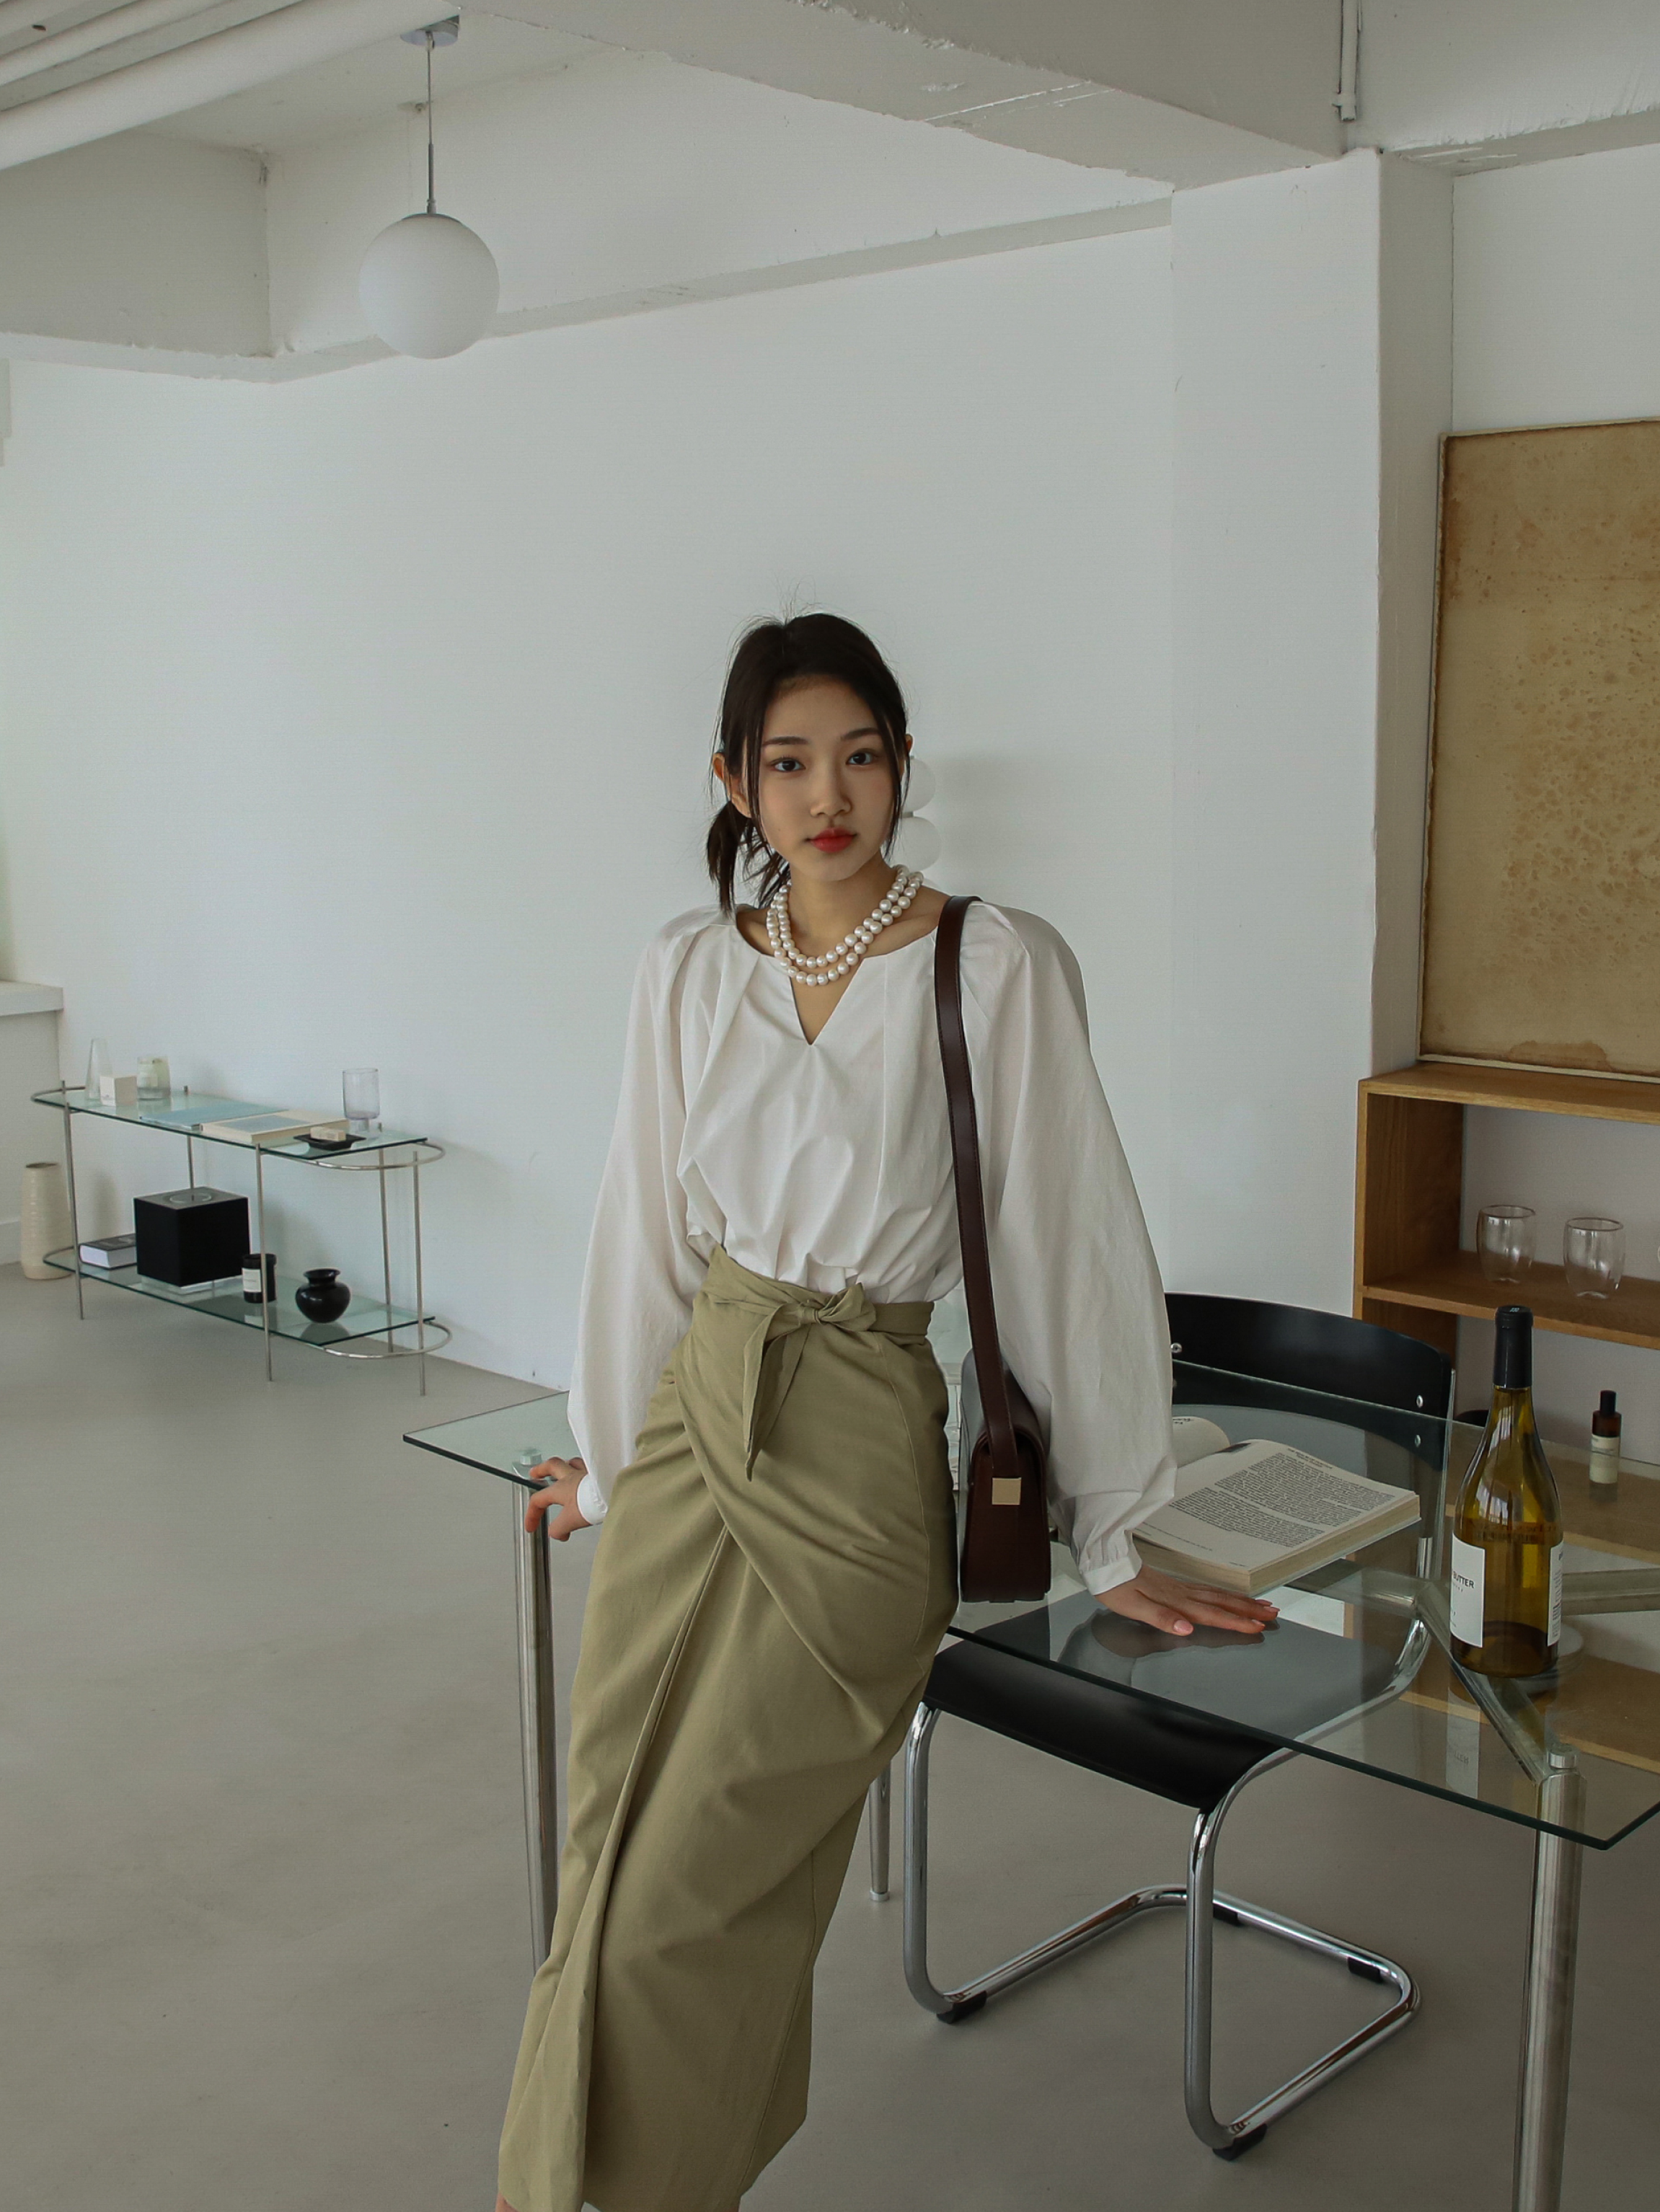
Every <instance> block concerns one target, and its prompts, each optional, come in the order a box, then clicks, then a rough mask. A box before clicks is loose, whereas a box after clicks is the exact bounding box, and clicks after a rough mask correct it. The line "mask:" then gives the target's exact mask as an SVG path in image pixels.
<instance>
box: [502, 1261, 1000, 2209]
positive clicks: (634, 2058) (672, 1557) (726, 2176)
mask: <svg viewBox="0 0 1660 2212" xmlns="http://www.w3.org/2000/svg"><path fill="white" fill-rule="evenodd" d="M928 1314H929V1308H928V1307H927V1305H926V1304H910V1305H891V1306H877V1305H873V1304H871V1302H870V1300H869V1298H868V1297H866V1294H865V1292H864V1291H863V1290H862V1289H861V1288H860V1287H859V1286H858V1285H854V1286H853V1287H852V1288H850V1289H848V1290H846V1291H842V1292H841V1293H840V1294H839V1295H836V1296H835V1297H830V1296H824V1295H821V1294H819V1293H817V1292H814V1291H806V1290H803V1289H801V1288H800V1287H799V1286H798V1285H795V1284H792V1283H780V1282H773V1281H771V1280H769V1279H768V1278H766V1277H764V1276H762V1275H757V1274H752V1273H751V1272H750V1271H749V1269H747V1268H745V1267H739V1265H738V1264H737V1262H736V1261H733V1260H732V1259H730V1258H728V1257H727V1254H726V1253H725V1252H724V1251H723V1250H720V1249H717V1250H716V1251H715V1253H714V1258H713V1260H712V1261H711V1263H710V1266H709V1270H708V1277H707V1279H706V1280H705V1282H704V1284H703V1286H702V1290H701V1291H699V1293H698V1296H697V1298H696V1304H695V1305H694V1307H693V1310H692V1319H691V1325H690V1328H689V1329H688V1331H687V1333H686V1334H685V1335H684V1337H683V1338H682V1339H681V1340H680V1343H679V1345H678V1347H677V1348H676V1351H675V1352H674V1356H673V1358H672V1359H671V1360H670V1362H669V1364H668V1366H667V1368H666V1370H665V1371H664V1374H663V1377H662V1380H661V1381H660V1383H659V1385H658V1388H657V1390H656V1393H655V1395H654V1397H653V1400H652V1403H651V1407H650V1411H649V1413H648V1417H647V1420H646V1425H645V1426H644V1428H643V1429H642V1431H641V1433H640V1437H639V1440H638V1443H637V1445H636V1455H635V1459H634V1461H633V1462H632V1463H631V1464H630V1465H629V1467H628V1468H625V1469H624V1470H623V1474H621V1475H620V1476H619V1477H618V1478H617V1483H616V1486H615V1488H614V1492H613V1495H612V1498H611V1510H610V1512H609V1514H608V1515H607V1516H606V1520H605V1528H604V1534H603V1539H602V1541H601V1542H600V1544H599V1550H598V1553H597V1555H596V1557H595V1560H594V1568H593V1582H592V1584H591V1587H590V1591H589V1595H588V1601H587V1612H586V1614H585V1616H584V1620H583V1626H582V1646H581V1659H580V1661H579V1662H578V1665H577V1668H576V1674H575V1682H574V1686H573V1690H572V1705H573V1716H572V1731H571V1747H570V1761H569V1784H568V1790H569V1832H568V1837H567V1841H566V1845H565V1850H564V1856H563V1858H562V1862H561V1866H560V1896H559V1909H558V1913H557V1917H556V1922H555V1926H554V1932H553V1941H552V1945H551V1948H550V1954H549V1956H548V1959H547V1961H546V1963H545V1965H544V1966H543V1967H542V1969H541V1971H540V1972H538V1975H537V1977H536V1979H535V1982H534V1983H533V1984H532V1989H531V1997H530V2008H529V2013H528V2016H527V2018H526V2022H525V2033H524V2040H523V2043H522V2045H521V2046H520V2054H519V2063H518V2066H517V2069H516V2070H515V2073H514V2083H513V2093H512V2096H511V2099H510V2101H509V2103H508V2116H507V2122H506V2125H505V2127H504V2129H503V2131H502V2161H501V2174H500V2187H501V2191H502V2195H503V2196H504V2197H506V2198H507V2200H508V2203H510V2204H511V2205H513V2206H514V2212H581V2208H582V2206H583V2205H584V2204H589V2205H592V2206H593V2207H594V2208H595V2212H729V2208H730V2207H731V2206H732V2205H733V2203H735V2202H736V2200H737V2199H738V2197H739V2195H740V2194H741V2193H742V2192H743V2191H745V2189H747V2188H748V2187H749V2185H750V2184H751V2182H752V2181H753V2180H754V2179H755V2177H756V2175H757V2174H758V2173H759V2172H760V2171H761V2169H762V2168H763V2166H765V2165H766V2164H767V2162H768V2160H769V2159H771V2158H772V2157H773V2156H774V2155H775V2153H776V2152H777V2151H778V2150H779V2149H780V2148H781V2146H782V2145H783V2144H784V2143H785V2142H787V2140H788V2139H789V2137H790V2136H792V2135H793V2134H794V2132H795V2130H796V2129H797V2128H798V2127H800V2124H801V2121H802V2118H803V2117H804V2115H805V2113H806V2096H807V2069H808V2057H809V2051H810V2045H811V2036H812V1970H813V1965H814V1961H815V1960H816V1959H817V1957H818V1949H819V1946H820V1944H821V1943H822V1942H823V1940H824V1931H825V1928H826V1926H827V1925H828V1923H829V1920H830V1913H831V1911H832V1910H833V1909H834V1907H835V1904H836V1897H837V1894H838V1893H839V1892H840V1890H841V1887H842V1877H843V1876H844V1875H845V1874H846V1872H847V1866H848V1857H849V1856H850V1854H851V1852H852V1849H853V1844H854V1836H855V1834H856V1832H857V1830H858V1826H859V1816H860V1805H861V1802H862V1800H863V1798H864V1795H865V1792H866V1789H867V1788H868V1787H869V1785H870V1784H871V1783H872V1781H873V1780H874V1778H876V1776H877V1775H879V1773H880V1772H881V1771H882V1770H883V1769H884V1768H885V1766H886V1765H887V1764H888V1762H889V1760H890V1759H891V1758H892V1757H893V1755H894V1753H895V1752H896V1751H897V1749H898V1747H899V1746H900V1744H901V1742H902V1741H903V1738H904V1735H905V1731H906V1729H907V1728H908V1726H909V1723H910V1719H911V1716H912V1714H913V1712H914V1711H915V1707H916V1703H917V1700H918V1699H919V1698H920V1696H921V1692H922V1688H923V1686H924V1684H925V1682H926V1681H927V1674H928V1668H929V1666H930V1664H931V1662H932V1661H933V1655H934V1652H935V1650H936V1649H937V1647H938V1645H939V1639H940V1637H941V1636H942V1635H943V1633H944V1632H945V1629H946V1624H947V1623H948V1622H949V1620H950V1619H951V1616H952V1609H953V1607H954V1606H955V1603H956V1593H957V1580H956V1559H955V1541H954V1523H953V1516H952V1493H951V1482H950V1475H949V1472H948V1468H947V1462H946V1443H945V1417H946V1386H945V1383H944V1380H943V1378H942V1376H941V1375H940V1373H939V1367H938V1365H937V1364H936V1363H935V1360H934V1358H933V1351H932V1349H931V1347H930V1346H929V1344H928V1341H927V1335H926V1334H925V1332H926V1329H927V1319H928Z"/></svg>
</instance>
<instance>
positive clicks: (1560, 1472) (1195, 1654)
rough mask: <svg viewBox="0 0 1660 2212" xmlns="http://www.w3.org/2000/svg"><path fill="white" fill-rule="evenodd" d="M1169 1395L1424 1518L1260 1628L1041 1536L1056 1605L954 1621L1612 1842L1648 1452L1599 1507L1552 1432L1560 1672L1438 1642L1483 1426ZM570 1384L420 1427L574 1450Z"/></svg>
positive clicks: (446, 1438) (1652, 1588)
mask: <svg viewBox="0 0 1660 2212" xmlns="http://www.w3.org/2000/svg"><path fill="white" fill-rule="evenodd" d="M1176 1377H1177V1387H1176V1403H1177V1407H1178V1408H1179V1409H1180V1410H1182V1411H1184V1412H1192V1413H1203V1414H1205V1415H1206V1416H1207V1418H1208V1419H1212V1420H1213V1421H1215V1422H1216V1423H1217V1424H1218V1425H1219V1427H1221V1428H1222V1429H1224V1430H1225V1431H1226V1432H1227V1434H1228V1436H1229V1437H1230V1438H1231V1440H1232V1441H1234V1442H1236V1443H1237V1442H1240V1441H1243V1439H1244V1438H1246V1437H1273V1438H1275V1439H1277V1440H1278V1441H1280V1442H1281V1443H1293V1444H1297V1445H1299V1446H1300V1447H1301V1448H1302V1449H1304V1450H1306V1451H1310V1452H1313V1453H1316V1454H1317V1455H1319V1456H1320V1457H1321V1458H1323V1459H1327V1460H1330V1461H1331V1462H1334V1463H1335V1464H1336V1465H1338V1466H1342V1467H1347V1468H1352V1469H1353V1471H1354V1472H1356V1473H1357V1474H1369V1475H1371V1476H1372V1477H1374V1478H1375V1479H1376V1480H1378V1481H1382V1482H1390V1483H1395V1484H1397V1485H1400V1486H1402V1487H1408V1488H1412V1489H1415V1490H1416V1491H1417V1492H1418V1493H1419V1496H1420V1498H1421V1499H1422V1501H1423V1509H1424V1510H1423V1514H1422V1517H1421V1520H1420V1525H1419V1526H1418V1528H1411V1529H1407V1530H1403V1531H1402V1532H1401V1533H1400V1534H1396V1535H1394V1536H1389V1537H1386V1538H1384V1539H1383V1541H1381V1542H1379V1543H1376V1544H1373V1545H1371V1546H1370V1547H1367V1548H1366V1549H1365V1550H1364V1551H1361V1552H1358V1553H1354V1554H1353V1555H1352V1556H1351V1557H1350V1558H1349V1559H1342V1560H1338V1561H1335V1562H1334V1563H1333V1564H1332V1565H1330V1566H1328V1567H1323V1568H1322V1569H1320V1570H1319V1571H1318V1572H1317V1573H1316V1574H1313V1575H1309V1576H1305V1577H1302V1578H1301V1579H1300V1580H1299V1581H1298V1582H1296V1583H1292V1584H1290V1585H1288V1586H1286V1588H1284V1589H1279V1590H1275V1591H1274V1592H1273V1593H1272V1595H1273V1598H1274V1602H1275V1603H1276V1604H1277V1605H1279V1607H1280V1620H1279V1623H1278V1625H1277V1626H1275V1627H1274V1628H1273V1629H1271V1630H1269V1631H1268V1632H1267V1633H1266V1634H1264V1635H1262V1636H1261V1637H1251V1636H1236V1635H1231V1634H1228V1633H1226V1632H1222V1631H1217V1630H1209V1629H1201V1630H1196V1631H1195V1632H1194V1634H1193V1635H1192V1636H1190V1637H1173V1636H1164V1635H1162V1634H1160V1633H1159V1632H1157V1631H1155V1630H1152V1629H1146V1628H1143V1627H1141V1626H1140V1625H1139V1624H1137V1623H1134V1622H1131V1621H1127V1620H1122V1619H1121V1618H1120V1617H1119V1616H1118V1615H1116V1614H1115V1613H1108V1612H1106V1611H1105V1610H1104V1608H1103V1607H1100V1606H1098V1604H1097V1603H1096V1602H1095V1601H1094V1600H1093V1599H1092V1598H1091V1596H1090V1595H1089V1594H1088V1593H1087V1591H1085V1590H1084V1589H1082V1587H1081V1585H1080V1584H1079V1581H1078V1578H1077V1576H1076V1574H1075V1572H1074V1571H1073V1565H1072V1561H1071V1559H1070V1557H1069V1556H1068V1554H1067V1553H1066V1552H1065V1551H1064V1550H1063V1549H1062V1548H1061V1547H1059V1546H1057V1547H1055V1580H1054V1583H1053V1585H1052V1587H1051V1589H1050V1593H1049V1599H1048V1601H1047V1602H1046V1603H1045V1604H1043V1605H1042V1606H1038V1607H1032V1606H1031V1605H1024V1606H1021V1605H1015V1606H990V1605H964V1606H963V1607H960V1608H959V1609H958V1614H957V1618H956V1620H954V1621H953V1622H952V1631H953V1632H954V1633H955V1634H957V1635H958V1636H967V1637H972V1638H976V1639H977V1640H978V1641H980V1642H982V1643H986V1644H993V1645H994V1646H996V1647H997V1648H998V1649H999V1650H1003V1651H1006V1652H1008V1653H1010V1654H1011V1655H1012V1656H1016V1657H1018V1658H1022V1659H1025V1660H1027V1661H1029V1662H1031V1664H1033V1665H1034V1666H1040V1667H1049V1668H1056V1669H1058V1670H1059V1671H1061V1673H1063V1674H1070V1675H1077V1676H1082V1677H1083V1678H1085V1680H1092V1681H1098V1682H1100V1683H1102V1684H1103V1685H1106V1684H1110V1685H1111V1686H1113V1687H1114V1688H1115V1689H1116V1690H1118V1691H1121V1692H1126V1693H1128V1695H1130V1696H1132V1697H1138V1698H1143V1699H1146V1700H1148V1701H1149V1702H1150V1703H1152V1704H1154V1705H1163V1706H1164V1707H1166V1708H1167V1709H1170V1710H1171V1711H1178V1712H1182V1713H1185V1714H1190V1715H1193V1716H1195V1717H1200V1718H1203V1719H1208V1720H1217V1721H1224V1722H1231V1723H1235V1724H1237V1725H1238V1726H1242V1727H1246V1728H1249V1729H1252V1730H1253V1731H1254V1732H1256V1734H1258V1735H1262V1736H1263V1737H1264V1738H1266V1739H1267V1740H1268V1742H1270V1743H1273V1744H1282V1745H1288V1746H1291V1747H1295V1748H1296V1749H1298V1750H1300V1751H1303V1752H1306V1753H1310V1755H1311V1756H1313V1757H1315V1758H1318V1759H1329V1760H1331V1761H1333V1762H1334V1763H1335V1764H1336V1765H1341V1766H1348V1767H1353V1768H1354V1769H1356V1770H1357V1771H1359V1772H1361V1773H1364V1774H1371V1775H1373V1776H1376V1777H1377V1778H1379V1779H1380V1780H1383V1781H1389V1782H1395V1783H1398V1784H1402V1785H1403V1786H1405V1787H1407V1788H1409V1789H1414V1790H1425V1791H1427V1792H1428V1793H1430V1794H1431V1795H1432V1796H1440V1797H1446V1798H1450V1799H1451V1800H1453V1801H1454V1802H1459V1803H1462V1804H1467V1805H1469V1806H1471V1807H1473V1808H1476V1809H1479V1810H1481V1811H1482V1812H1486V1813H1489V1814H1494V1815H1496V1816H1497V1817H1499V1818H1500V1819H1505V1820H1516V1821H1519V1822H1521V1823H1522V1824H1523V1825H1524V1826H1530V1827H1540V1826H1544V1827H1549V1828H1552V1829H1554V1830H1556V1831H1558V1832H1560V1833H1563V1834H1566V1835H1570V1836H1572V1837H1575V1838H1578V1840H1580V1841H1582V1842H1584V1843H1589V1844H1596V1845H1598V1846H1602V1847H1606V1846H1608V1845H1609V1844H1614V1843H1617V1842H1618V1841H1619V1840H1620V1838H1621V1837H1623V1836H1625V1835H1627V1834H1628V1833H1629V1832H1631V1830H1632V1829H1633V1828H1634V1827H1636V1826H1639V1824H1640V1823H1641V1822H1643V1821H1644V1820H1647V1819H1648V1818H1649V1816H1650V1815H1651V1814H1652V1813H1653V1812H1654V1811H1655V1810H1656V1809H1657V1808H1660V1468H1644V1467H1641V1466H1639V1465H1638V1464H1637V1463H1636V1462H1632V1461H1630V1460H1627V1461H1626V1462H1624V1464H1623V1470H1622V1473H1621V1476H1620V1495H1619V1498H1618V1499H1617V1501H1615V1502H1614V1503H1613V1504H1604V1503H1602V1502H1601V1501H1593V1500H1592V1498H1591V1497H1590V1489H1589V1483H1588V1479H1587V1475H1586V1470H1585V1465H1584V1455H1583V1454H1578V1455H1576V1454H1574V1453H1572V1452H1571V1451H1568V1450H1566V1449H1563V1448H1561V1447H1558V1446H1554V1445H1551V1444H1547V1447H1546V1449H1547V1452H1548V1455H1549V1456H1550V1459H1551V1463H1552V1466H1553V1468H1554V1470H1555V1472H1556V1476H1557V1480H1558V1484H1559V1486H1560V1490H1561V1493H1562V1506H1563V1522H1564V1527H1565V1531H1566V1543H1567V1547H1568V1549H1567V1553H1566V1577H1565V1588H1564V1608H1563V1609H1564V1613H1565V1616H1566V1629H1565V1632H1564V1637H1563V1654H1562V1660H1561V1663H1560V1667H1559V1668H1558V1669H1557V1671H1556V1673H1555V1674H1554V1676H1553V1677H1551V1678H1550V1679H1548V1680H1537V1681H1534V1682H1530V1683H1524V1684H1523V1683H1513V1682H1501V1681H1498V1680H1488V1679H1487V1678H1486V1677H1483V1676H1481V1675H1476V1674H1469V1673H1468V1672H1467V1671H1466V1670H1465V1669H1464V1668H1461V1667H1459V1666H1458V1665H1457V1664H1456V1662H1454V1661H1453V1660H1452V1659H1451V1657H1450V1655H1449V1652H1448V1649H1447V1644H1446V1630H1447V1615H1446V1571H1445V1567H1444V1563H1443V1559H1442V1557H1441V1554H1442V1553H1444V1549H1445V1547H1444V1542H1443V1541H1440V1540H1441V1535H1442V1532H1443V1530H1444V1500H1445V1495H1446V1488H1447V1484H1448V1482H1449V1481H1450V1482H1452V1483H1455V1484H1456V1479H1457V1477H1458V1475H1459V1474H1461V1473H1462V1470H1463V1468H1465V1467H1466V1466H1467V1465H1468V1461H1469V1456H1470V1454H1471V1453H1472V1452H1473V1450H1474V1449H1475V1443H1476V1441H1477V1439H1478V1437H1479V1434H1480V1431H1478V1430H1476V1429H1474V1428H1471V1427H1469V1426H1468V1425H1465V1424H1462V1423H1459V1422H1454V1421H1448V1422H1441V1421H1433V1420H1429V1419H1426V1417H1425V1416H1424V1415H1423V1414H1421V1413H1398V1412H1395V1411H1392V1410H1390V1409H1389V1408H1387V1407H1377V1406H1370V1405H1368V1404H1366V1403H1365V1401H1361V1400H1357V1399H1350V1398H1338V1397H1328V1396H1325V1395H1323V1394H1321V1393H1318V1392H1315V1391H1306V1390H1296V1389H1288V1388H1286V1387H1284V1386H1281V1385H1279V1384H1274V1383H1262V1382H1260V1381H1257V1380H1255V1379H1253V1378H1250V1377H1247V1376H1237V1375H1227V1374H1223V1373H1220V1372H1218V1371H1215V1370H1207V1369H1203V1368H1199V1367H1195V1366H1193V1365H1191V1364H1189V1363H1187V1362H1185V1361H1178V1362H1177V1367H1176ZM565 1407H566V1399H565V1395H564V1393H563V1392H554V1393H551V1394H550V1395H546V1396H544V1397H540V1398H536V1399H532V1400H531V1401H528V1402H526V1403H525V1404H522V1405H518V1406H509V1407H502V1408H501V1409H499V1410H497V1411H496V1412H494V1413H477V1414H473V1415H471V1416H470V1417H469V1418H467V1419H463V1420H458V1421H447V1422H444V1423H441V1424H440V1425H436V1426H435V1427H432V1428H428V1429H423V1430H417V1431H412V1432H411V1433H410V1435H409V1436H408V1437H406V1439H405V1441H406V1442H408V1443H412V1444H417V1445H419V1446H420V1447H422V1448H423V1449H425V1450H429V1451H435V1452H439V1453H441V1454H444V1455H447V1457H449V1458H452V1459H455V1460H459V1461H460V1462H462V1463H463V1464H464V1465H466V1466H469V1467H475V1468H482V1469H483V1470H484V1471H485V1472H487V1473H489V1474H496V1475H499V1476H502V1477H504V1478H506V1479H507V1480H517V1481H520V1482H523V1481H526V1480H527V1473H526V1471H527V1470H528V1469H529V1468H531V1467H532V1466H534V1465H535V1464H536V1463H537V1462H538V1460H543V1459H547V1458H550V1457H552V1456H554V1455H559V1456H561V1457H568V1456H569V1455H570V1453H571V1452H572V1451H573V1450H574V1449H575V1443H574V1440H573V1438H572V1436H571V1432H570V1427H569V1422H568V1420H567V1419H566V1413H565Z"/></svg>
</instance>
